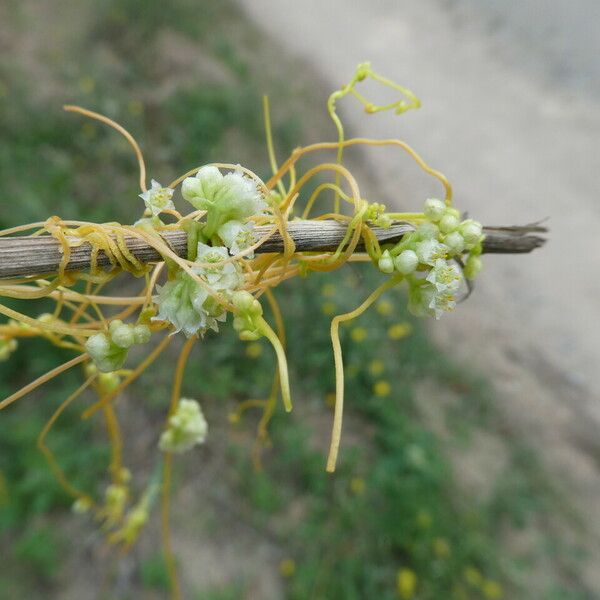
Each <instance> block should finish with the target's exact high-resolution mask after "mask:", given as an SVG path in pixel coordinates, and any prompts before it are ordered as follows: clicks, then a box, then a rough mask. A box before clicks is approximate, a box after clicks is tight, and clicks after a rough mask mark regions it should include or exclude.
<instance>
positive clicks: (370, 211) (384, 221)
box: [364, 202, 392, 229]
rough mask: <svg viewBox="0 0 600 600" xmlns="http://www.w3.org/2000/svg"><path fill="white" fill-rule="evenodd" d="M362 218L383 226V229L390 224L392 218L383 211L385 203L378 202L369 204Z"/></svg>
mask: <svg viewBox="0 0 600 600" xmlns="http://www.w3.org/2000/svg"><path fill="white" fill-rule="evenodd" d="M364 220H365V221H371V222H372V223H373V225H377V226H378V227H383V228H384V229H388V228H389V227H390V225H391V224H392V218H391V217H390V216H389V215H387V214H386V212H385V204H380V203H378V202H373V203H371V204H369V207H368V208H367V210H366V212H365V215H364Z"/></svg>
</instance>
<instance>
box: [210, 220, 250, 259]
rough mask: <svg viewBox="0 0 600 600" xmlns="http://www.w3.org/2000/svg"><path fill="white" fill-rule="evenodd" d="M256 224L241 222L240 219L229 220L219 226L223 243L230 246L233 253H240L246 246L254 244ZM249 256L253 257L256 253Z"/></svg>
mask: <svg viewBox="0 0 600 600" xmlns="http://www.w3.org/2000/svg"><path fill="white" fill-rule="evenodd" d="M253 230H254V224H253V223H241V222H240V221H227V223H225V224H224V225H221V227H219V231H218V234H219V237H220V238H221V239H222V240H223V243H224V244H225V245H226V246H227V247H228V248H229V251H230V252H231V254H232V255H235V254H239V253H240V252H242V251H243V250H245V249H246V248H249V247H250V246H252V244H254V233H253ZM247 257H248V258H253V257H254V253H253V252H251V253H250V254H248V255H247Z"/></svg>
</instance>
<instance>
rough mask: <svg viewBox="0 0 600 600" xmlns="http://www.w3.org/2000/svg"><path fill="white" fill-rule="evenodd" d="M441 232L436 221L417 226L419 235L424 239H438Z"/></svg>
mask: <svg viewBox="0 0 600 600" xmlns="http://www.w3.org/2000/svg"><path fill="white" fill-rule="evenodd" d="M439 234H440V228H439V227H438V226H437V225H435V224H434V223H421V225H419V226H418V227H417V235H418V237H419V238H420V239H422V240H433V239H437V237H438V236H439Z"/></svg>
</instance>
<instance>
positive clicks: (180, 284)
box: [149, 165, 267, 337]
mask: <svg viewBox="0 0 600 600" xmlns="http://www.w3.org/2000/svg"><path fill="white" fill-rule="evenodd" d="M181 192H182V195H183V197H184V198H185V199H186V200H187V201H188V202H190V203H191V204H192V205H193V206H194V208H196V209H198V210H205V211H206V222H205V223H204V224H203V225H202V226H201V227H200V228H199V230H197V231H196V232H195V233H196V234H197V235H198V236H199V237H200V241H199V242H196V243H195V245H194V247H193V252H192V254H193V260H194V266H193V267H192V268H193V272H194V274H195V275H196V276H197V277H193V276H191V275H190V274H189V273H186V272H184V271H181V270H178V271H176V272H175V273H174V274H172V278H171V279H170V281H168V282H167V283H166V284H165V285H164V286H162V287H161V288H159V294H158V297H157V299H156V302H157V304H158V306H159V312H158V315H157V316H156V319H157V320H161V321H168V322H170V323H171V324H172V325H174V326H175V331H176V332H177V331H182V332H183V333H184V334H185V335H186V336H188V337H190V336H192V335H195V334H200V335H203V334H204V333H205V332H206V331H207V330H208V329H213V330H214V331H218V322H220V321H221V322H222V321H225V319H226V317H227V313H226V310H225V308H224V306H223V304H224V303H225V302H227V301H229V300H231V298H232V295H233V294H234V293H235V292H236V291H237V290H239V289H240V288H241V287H242V285H243V282H244V279H243V275H242V270H241V267H240V265H239V263H237V262H232V261H229V262H225V261H226V260H227V258H228V257H229V255H230V254H231V255H236V254H239V253H240V252H242V251H244V250H246V249H247V248H249V247H250V246H251V245H252V244H253V243H254V234H253V228H254V224H253V223H252V222H247V219H248V218H249V217H252V216H255V215H261V214H264V211H265V209H266V208H267V204H266V202H265V201H264V199H263V197H262V195H261V193H260V191H259V189H258V187H257V185H256V182H255V181H254V180H253V179H251V178H249V177H246V176H245V175H244V174H243V173H242V171H241V169H240V170H236V171H233V172H231V173H227V174H226V175H223V174H222V173H221V171H220V170H219V169H218V168H217V167H214V166H210V165H209V166H205V167H202V168H201V169H200V170H199V171H198V172H197V173H196V175H195V176H194V177H187V178H186V179H185V180H184V181H183V184H182V186H181ZM149 193H150V192H149ZM208 242H210V243H212V244H213V245H212V246H209V245H207V243H208ZM219 244H222V245H219ZM246 258H252V253H251V252H248V253H247V254H246ZM198 279H199V280H200V281H198ZM201 282H203V283H205V284H206V285H202V283H201ZM216 294H218V295H219V296H220V297H221V298H222V300H223V302H219V300H218V299H217V298H216V296H215V295H216Z"/></svg>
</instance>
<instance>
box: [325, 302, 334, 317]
mask: <svg viewBox="0 0 600 600" xmlns="http://www.w3.org/2000/svg"><path fill="white" fill-rule="evenodd" d="M321 310H322V311H323V314H324V315H327V316H328V317H330V316H331V315H334V314H335V311H336V310H337V305H336V304H335V302H323V304H321Z"/></svg>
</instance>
